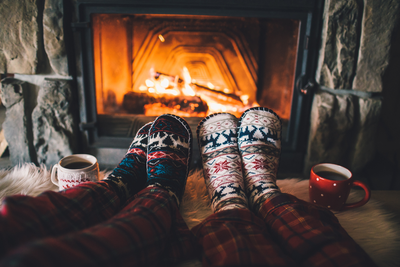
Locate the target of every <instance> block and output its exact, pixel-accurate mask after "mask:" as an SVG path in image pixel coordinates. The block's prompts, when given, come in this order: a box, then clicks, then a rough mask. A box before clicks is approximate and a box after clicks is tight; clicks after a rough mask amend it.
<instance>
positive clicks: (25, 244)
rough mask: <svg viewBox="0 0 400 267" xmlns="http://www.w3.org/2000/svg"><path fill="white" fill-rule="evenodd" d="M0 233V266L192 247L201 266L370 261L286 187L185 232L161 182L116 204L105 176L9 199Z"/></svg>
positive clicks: (141, 258) (153, 258)
mask: <svg viewBox="0 0 400 267" xmlns="http://www.w3.org/2000/svg"><path fill="white" fill-rule="evenodd" d="M0 234H1V239H0V246H1V247H0V253H2V254H1V255H0V266H157V265H158V266H169V265H171V264H174V263H176V262H179V261H180V260H184V259H188V258H192V257H195V256H196V255H197V253H196V252H199V251H202V255H201V256H200V255H197V256H198V257H201V258H202V262H203V265H204V266H218V265H219V266H222V265H223V266H234V265H235V266H260V265H262V266H374V264H373V263H372V261H371V260H370V258H369V257H368V255H366V253H365V252H364V251H363V250H362V249H361V248H360V247H359V246H358V245H357V244H356V243H355V242H354V241H353V240H352V239H351V238H350V237H349V236H348V235H347V233H346V232H345V231H344V229H343V228H342V227H341V226H340V224H339V223H338V221H337V219H336V218H335V216H334V215H333V214H332V213H331V212H329V211H327V210H325V209H323V208H318V207H316V206H314V205H311V204H309V203H306V202H302V201H300V200H298V199H297V198H295V197H293V196H290V195H285V194H283V195H280V196H277V197H275V198H272V199H270V200H269V201H267V202H266V203H264V205H263V206H262V208H261V212H260V215H259V216H256V215H255V214H254V213H252V212H250V211H249V210H244V209H237V210H227V211H221V212H218V213H215V214H213V215H211V216H210V217H208V218H207V219H206V220H204V221H203V222H202V223H201V224H199V225H198V226H196V227H194V228H193V229H192V231H190V230H189V229H188V228H187V226H186V224H185V222H184V221H183V219H182V217H181V215H180V213H179V209H178V208H177V206H176V204H175V203H174V202H173V200H172V199H171V198H170V196H169V194H168V193H167V191H165V190H163V189H161V188H157V187H153V188H146V189H144V190H142V191H141V192H139V194H138V195H137V196H136V197H135V198H132V199H130V200H129V201H127V204H126V205H125V206H124V207H122V209H121V207H120V202H119V199H118V197H117V196H116V194H115V192H113V191H112V190H111V189H110V188H109V187H108V186H107V184H106V183H103V182H98V183H90V182H89V183H84V184H82V185H79V186H77V187H75V188H72V189H68V190H65V191H62V192H60V193H55V192H45V193H43V194H42V195H40V196H38V197H27V196H13V197H8V198H6V199H5V200H4V203H3V207H2V210H1V216H0ZM195 236H196V237H195ZM199 247H202V249H199Z"/></svg>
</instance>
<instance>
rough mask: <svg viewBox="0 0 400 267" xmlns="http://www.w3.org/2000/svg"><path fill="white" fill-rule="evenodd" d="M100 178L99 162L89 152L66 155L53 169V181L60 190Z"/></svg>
mask: <svg viewBox="0 0 400 267" xmlns="http://www.w3.org/2000/svg"><path fill="white" fill-rule="evenodd" d="M98 180H99V164H98V163H97V159H96V158H95V157H94V156H92V155H88V154H74V155H71V156H66V157H64V158H62V159H61V160H60V161H59V162H58V163H57V164H55V165H54V166H53V168H52V170H51V181H52V182H53V183H54V184H55V185H57V186H58V187H59V190H64V189H67V188H71V187H74V186H76V185H78V184H80V183H83V182H89V181H92V182H95V181H98Z"/></svg>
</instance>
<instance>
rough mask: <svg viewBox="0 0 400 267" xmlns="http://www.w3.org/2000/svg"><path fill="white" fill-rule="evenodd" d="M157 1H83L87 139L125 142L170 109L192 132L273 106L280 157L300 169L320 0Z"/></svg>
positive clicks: (99, 144)
mask: <svg viewBox="0 0 400 267" xmlns="http://www.w3.org/2000/svg"><path fill="white" fill-rule="evenodd" d="M153 2H154V3H153ZM155 2H156V1H148V2H147V3H145V4H144V3H142V2H140V3H139V1H129V2H128V1H117V2H115V1H108V2H107V1H78V3H77V10H78V16H77V17H78V19H79V21H78V22H76V23H74V24H73V27H74V29H75V31H76V34H75V37H76V39H77V40H79V42H77V43H78V44H79V47H78V48H77V50H78V51H80V53H79V57H78V63H80V64H81V70H82V80H78V81H80V83H79V84H78V86H79V89H80V94H81V95H82V96H84V99H85V101H81V107H80V112H81V121H82V122H81V125H80V128H81V130H83V131H84V133H85V136H86V138H87V141H88V142H87V145H88V147H89V149H92V151H93V152H94V153H95V154H99V153H100V154H102V153H103V154H107V153H108V152H106V151H110V150H107V149H110V148H121V149H125V148H126V147H127V146H128V145H129V143H130V141H131V139H132V137H133V136H134V134H135V132H136V131H137V129H138V128H139V127H141V125H143V124H144V123H146V122H148V121H151V120H153V119H154V118H155V117H156V116H158V115H161V114H163V113H172V114H176V115H179V116H182V117H184V118H185V119H186V120H187V121H188V122H189V124H190V125H191V127H192V130H193V132H195V128H196V125H197V123H198V122H199V121H200V120H201V119H202V118H203V117H204V116H206V115H208V114H211V113H214V112H229V113H232V114H234V115H236V116H237V117H239V116H240V114H241V113H242V112H243V111H244V110H246V109H247V108H249V107H252V106H266V107H269V108H272V109H273V110H274V111H275V112H276V113H278V115H279V116H280V117H281V118H282V120H283V153H282V164H283V165H286V164H287V168H288V169H297V170H301V169H302V167H303V156H304V153H305V148H306V137H307V134H308V133H307V128H308V125H307V123H308V120H309V119H308V118H309V108H310V99H309V97H308V96H307V95H304V94H302V93H301V91H300V90H299V89H300V87H301V86H302V85H303V81H306V80H308V79H309V78H310V77H314V76H315V68H316V67H315V66H316V60H317V49H315V48H316V47H317V45H318V44H317V40H318V33H319V32H320V29H319V25H320V17H321V12H322V5H321V3H320V1H291V2H287V3H284V4H283V3H281V4H278V3H275V1H250V2H246V3H244V2H240V1H236V2H235V3H229V4H227V3H223V2H218V1H217V2H208V3H207V2H193V1H192V2H190V3H173V2H169V3H165V4H164V3H163V4H160V3H159V2H157V3H155ZM296 86H297V87H296ZM194 149H196V145H195V147H194ZM195 154H196V151H195ZM197 160H198V158H197V159H196V157H195V159H194V161H195V163H196V161H197Z"/></svg>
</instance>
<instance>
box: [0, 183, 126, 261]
mask: <svg viewBox="0 0 400 267" xmlns="http://www.w3.org/2000/svg"><path fill="white" fill-rule="evenodd" d="M119 206H120V205H119V199H118V197H117V196H116V194H115V193H114V191H112V190H111V189H110V188H109V187H108V186H107V184H106V183H104V182H97V183H94V182H87V183H83V184H81V185H79V186H77V187H74V188H71V189H68V190H65V191H61V192H51V191H48V192H44V193H42V194H41V195H39V196H37V197H30V196H22V195H16V196H11V197H6V198H5V199H4V201H3V205H2V207H1V210H0V257H1V256H2V255H4V254H5V253H6V252H7V251H8V250H10V249H12V248H14V247H16V246H18V245H21V244H23V243H25V242H28V241H31V240H34V239H37V238H43V237H47V236H57V235H61V234H65V233H68V232H70V231H76V230H81V229H83V228H86V227H89V226H92V225H94V224H96V223H99V222H102V221H105V220H106V219H108V218H110V217H111V216H113V215H114V214H115V213H116V212H117V211H118V210H119V208H120V207H119Z"/></svg>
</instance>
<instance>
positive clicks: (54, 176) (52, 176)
mask: <svg viewBox="0 0 400 267" xmlns="http://www.w3.org/2000/svg"><path fill="white" fill-rule="evenodd" d="M57 168H58V163H57V164H55V165H54V166H53V168H52V169H51V181H52V182H53V184H55V185H56V186H59V185H58V179H57V177H56V171H57Z"/></svg>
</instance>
